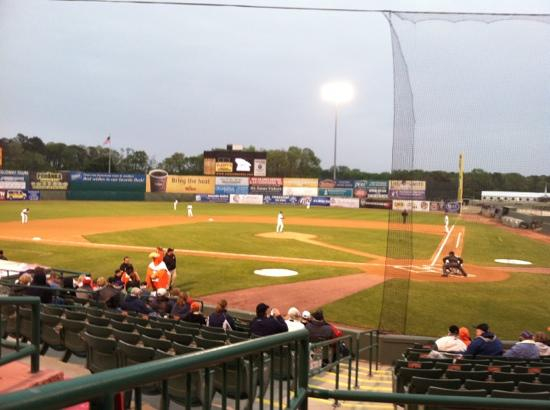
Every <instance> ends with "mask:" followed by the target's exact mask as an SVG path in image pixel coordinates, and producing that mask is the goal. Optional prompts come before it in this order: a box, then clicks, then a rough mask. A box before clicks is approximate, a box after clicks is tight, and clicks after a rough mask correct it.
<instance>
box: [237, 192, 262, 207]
mask: <svg viewBox="0 0 550 410" xmlns="http://www.w3.org/2000/svg"><path fill="white" fill-rule="evenodd" d="M229 203H231V204H247V205H262V204H263V195H238V194H234V195H230V196H229Z"/></svg>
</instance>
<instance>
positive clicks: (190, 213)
mask: <svg viewBox="0 0 550 410" xmlns="http://www.w3.org/2000/svg"><path fill="white" fill-rule="evenodd" d="M187 216H188V217H192V216H193V205H191V204H189V205H187Z"/></svg>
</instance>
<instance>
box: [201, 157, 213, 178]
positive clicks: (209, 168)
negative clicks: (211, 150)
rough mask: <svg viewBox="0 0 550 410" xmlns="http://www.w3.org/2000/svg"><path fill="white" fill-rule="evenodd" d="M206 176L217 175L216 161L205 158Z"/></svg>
mask: <svg viewBox="0 0 550 410" xmlns="http://www.w3.org/2000/svg"><path fill="white" fill-rule="evenodd" d="M203 164H204V166H203V168H204V175H216V159H215V158H204V162H203Z"/></svg>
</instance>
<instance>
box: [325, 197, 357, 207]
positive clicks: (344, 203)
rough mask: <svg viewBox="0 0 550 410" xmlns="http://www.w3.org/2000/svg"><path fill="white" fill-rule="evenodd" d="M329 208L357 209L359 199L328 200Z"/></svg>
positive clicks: (335, 198) (333, 198)
mask: <svg viewBox="0 0 550 410" xmlns="http://www.w3.org/2000/svg"><path fill="white" fill-rule="evenodd" d="M330 206H332V207H338V208H359V198H338V197H331V198H330Z"/></svg>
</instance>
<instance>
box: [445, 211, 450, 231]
mask: <svg viewBox="0 0 550 410" xmlns="http://www.w3.org/2000/svg"><path fill="white" fill-rule="evenodd" d="M445 233H449V215H447V213H445Z"/></svg>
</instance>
